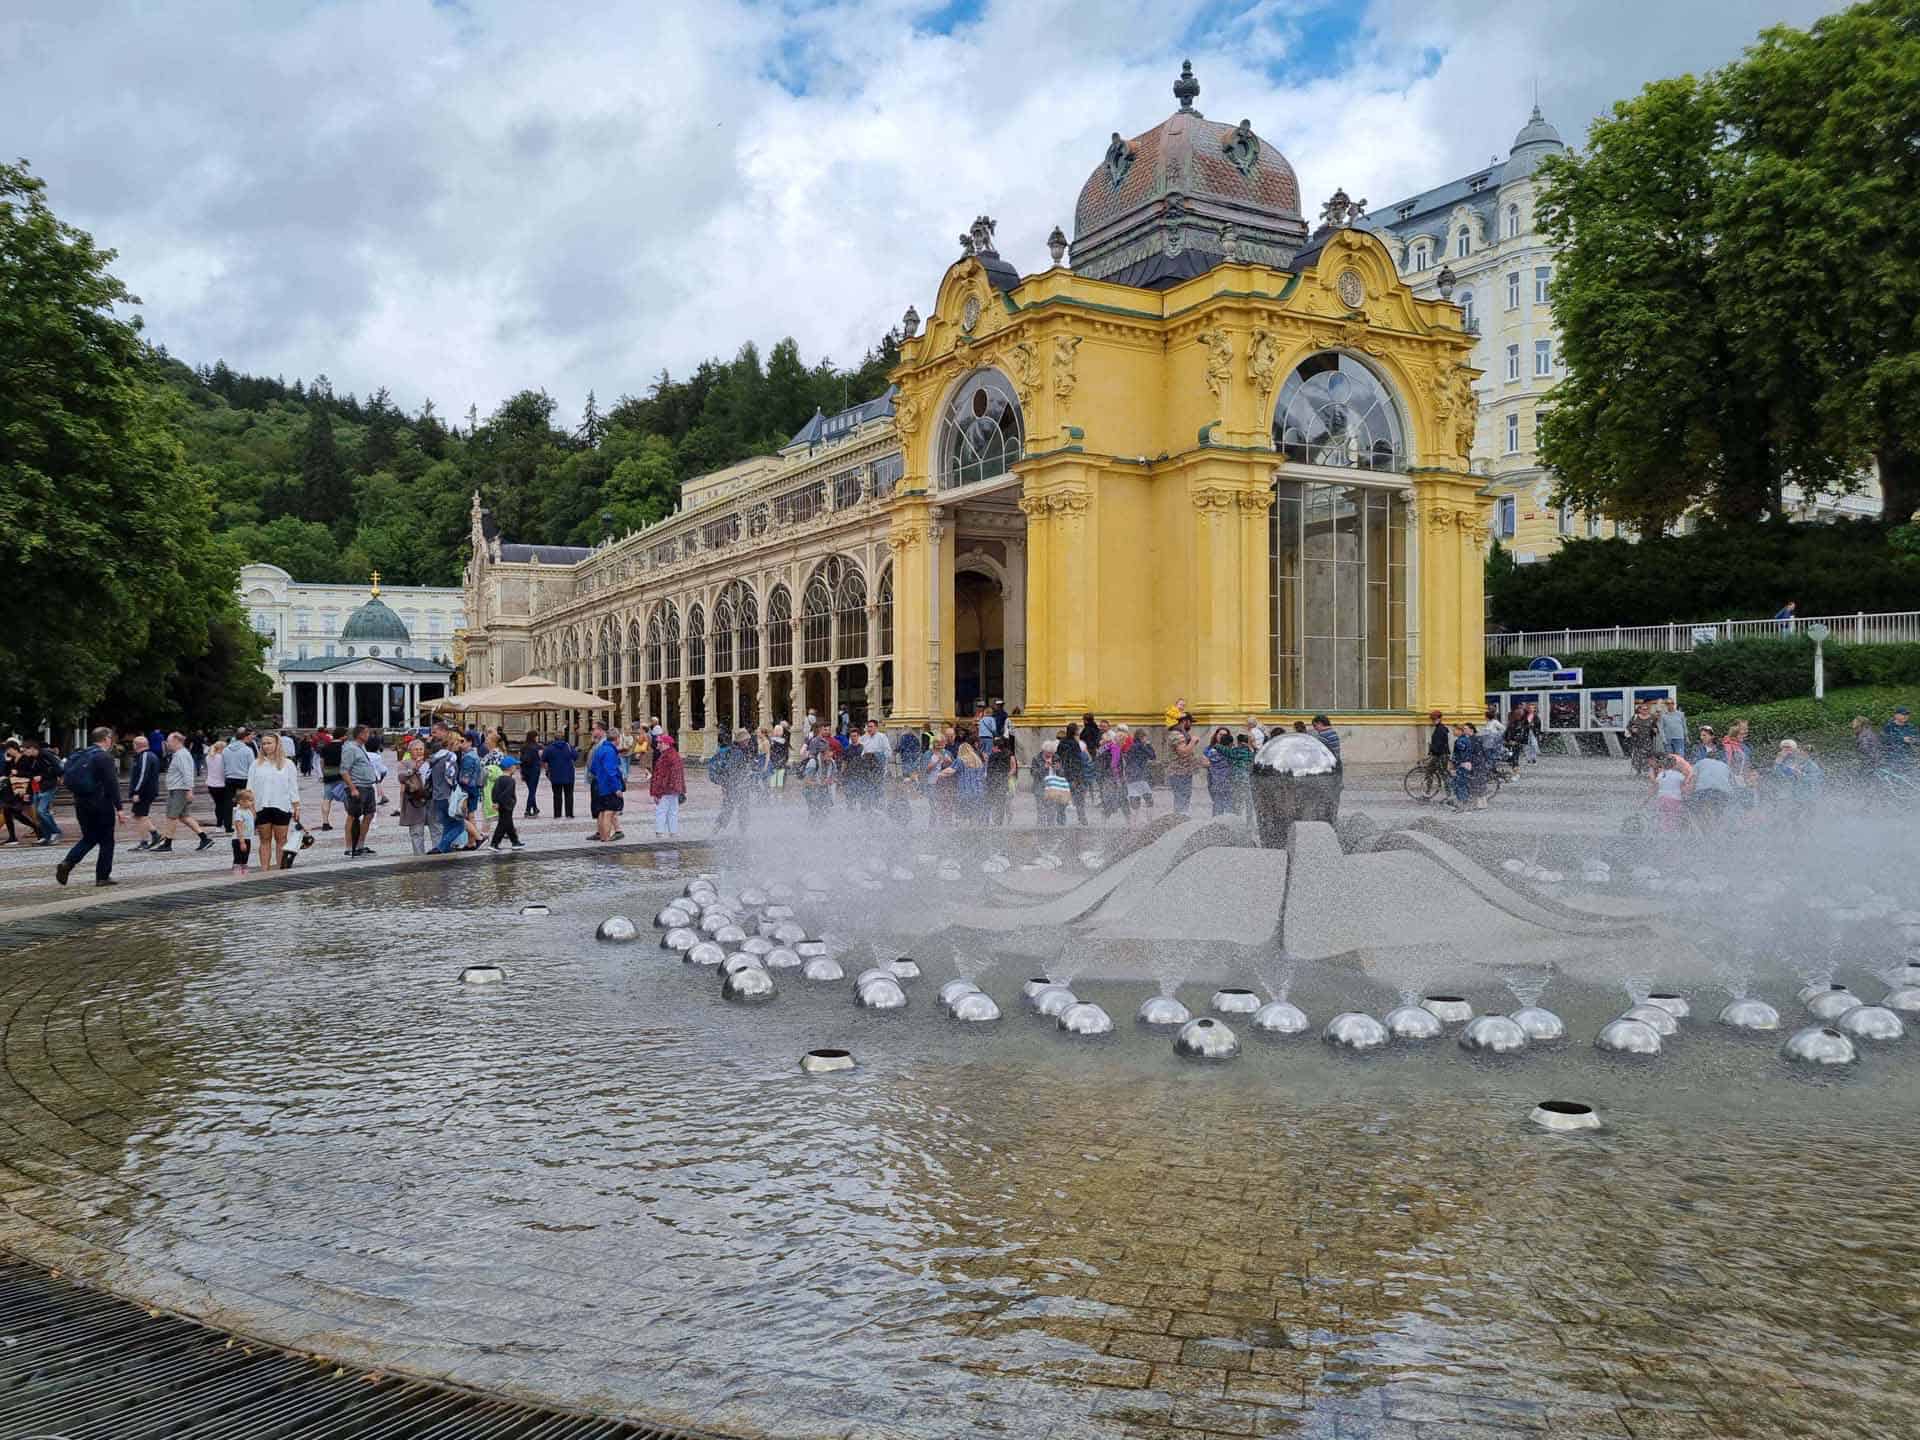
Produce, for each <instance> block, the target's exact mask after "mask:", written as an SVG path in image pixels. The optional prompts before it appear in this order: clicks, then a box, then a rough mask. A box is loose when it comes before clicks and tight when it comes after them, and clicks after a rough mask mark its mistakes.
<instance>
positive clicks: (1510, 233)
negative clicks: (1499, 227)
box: [1507, 205, 1520, 240]
mask: <svg viewBox="0 0 1920 1440" xmlns="http://www.w3.org/2000/svg"><path fill="white" fill-rule="evenodd" d="M1519 238H1520V207H1519V206H1518V205H1509V206H1507V239H1509V240H1518V239H1519Z"/></svg>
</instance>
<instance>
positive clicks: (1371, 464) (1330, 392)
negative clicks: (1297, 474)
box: [1273, 351, 1408, 470]
mask: <svg viewBox="0 0 1920 1440" xmlns="http://www.w3.org/2000/svg"><path fill="white" fill-rule="evenodd" d="M1405 437H1406V432H1405V431H1404V429H1403V428H1402V427H1401V424H1400V411H1399V408H1398V407H1397V406H1396V405H1395V404H1394V402H1393V397H1392V396H1391V395H1390V394H1388V393H1387V387H1386V386H1384V385H1382V384H1381V383H1380V380H1379V377H1377V376H1376V375H1375V374H1374V373H1373V371H1371V370H1369V369H1368V368H1367V367H1366V366H1365V365H1363V364H1361V363H1360V362H1359V361H1358V360H1356V359H1354V358H1353V357H1352V356H1351V355H1342V354H1339V353H1337V352H1335V351H1322V352H1321V353H1320V354H1318V355H1310V356H1308V357H1307V358H1306V359H1305V360H1304V361H1302V362H1301V363H1300V366H1299V368H1298V369H1296V370H1295V371H1294V372H1293V374H1291V375H1290V376H1288V377H1287V383H1286V384H1285V385H1283V386H1281V387H1280V400H1279V403H1278V405H1277V406H1276V407H1275V409H1274V416H1273V447H1274V449H1276V450H1278V451H1279V452H1280V455H1281V458H1282V459H1284V460H1289V461H1292V462H1293V463H1295V464H1299V465H1331V466H1336V467H1338V468H1340V469H1345V470H1404V469H1406V467H1407V460H1408V457H1407V448H1406V438H1405Z"/></svg>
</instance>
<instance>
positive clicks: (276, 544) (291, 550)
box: [222, 515, 354, 584]
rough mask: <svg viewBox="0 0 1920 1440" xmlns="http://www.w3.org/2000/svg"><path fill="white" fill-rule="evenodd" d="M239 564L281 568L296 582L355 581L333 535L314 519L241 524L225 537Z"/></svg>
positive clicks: (337, 582)
mask: <svg viewBox="0 0 1920 1440" xmlns="http://www.w3.org/2000/svg"><path fill="white" fill-rule="evenodd" d="M222 538H223V539H225V540H226V542H227V544H228V546H229V547H230V548H231V549H232V550H233V552H234V558H235V561H236V562H237V564H241V565H250V564H254V563H256V562H262V563H265V564H268V565H278V566H279V567H280V568H281V569H282V570H284V571H286V572H287V573H288V574H289V575H291V576H293V577H294V578H295V579H296V580H307V581H313V582H315V583H319V584H339V583H342V582H344V581H347V580H350V579H352V578H354V577H353V576H351V575H349V574H348V573H347V571H346V569H345V567H344V566H343V565H342V564H341V561H340V547H339V546H338V545H336V544H335V543H334V539H333V532H332V531H331V530H329V529H328V528H327V527H326V526H324V525H321V524H319V523H318V522H316V521H313V520H300V519H297V518H295V517H294V516H292V515H282V516H279V517H278V518H276V519H273V520H269V521H268V522H267V523H266V524H264V525H240V526H236V527H235V528H233V529H231V530H228V531H226V532H225V534H224V535H223V537H222Z"/></svg>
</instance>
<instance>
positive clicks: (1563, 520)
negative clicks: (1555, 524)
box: [1560, 500, 1573, 535]
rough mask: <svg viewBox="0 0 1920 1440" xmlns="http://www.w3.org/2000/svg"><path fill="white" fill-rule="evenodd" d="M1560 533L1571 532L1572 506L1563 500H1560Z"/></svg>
mask: <svg viewBox="0 0 1920 1440" xmlns="http://www.w3.org/2000/svg"><path fill="white" fill-rule="evenodd" d="M1560 533H1561V534H1562V535H1571V534H1572V533H1573V506H1571V505H1569V504H1568V503H1567V502H1566V501H1564V500H1562V501H1561V502H1560Z"/></svg>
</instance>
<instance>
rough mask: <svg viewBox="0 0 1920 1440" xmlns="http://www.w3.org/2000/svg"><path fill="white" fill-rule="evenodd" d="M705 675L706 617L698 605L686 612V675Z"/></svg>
mask: <svg viewBox="0 0 1920 1440" xmlns="http://www.w3.org/2000/svg"><path fill="white" fill-rule="evenodd" d="M706 673H707V616H706V612H705V611H704V610H702V609H701V608H700V607H699V606H698V605H696V606H694V607H693V608H692V609H691V610H689V611H688V612H687V674H688V675H690V676H692V675H704V674H706Z"/></svg>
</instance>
